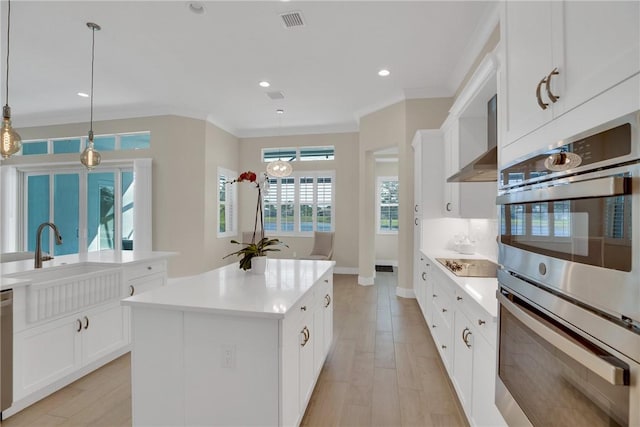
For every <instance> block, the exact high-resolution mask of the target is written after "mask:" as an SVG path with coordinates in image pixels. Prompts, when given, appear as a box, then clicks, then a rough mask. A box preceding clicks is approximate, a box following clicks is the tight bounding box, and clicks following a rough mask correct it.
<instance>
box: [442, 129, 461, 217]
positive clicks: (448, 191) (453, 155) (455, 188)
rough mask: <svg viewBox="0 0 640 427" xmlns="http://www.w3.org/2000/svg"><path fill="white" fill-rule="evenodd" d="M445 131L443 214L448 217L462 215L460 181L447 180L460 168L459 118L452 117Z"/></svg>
mask: <svg viewBox="0 0 640 427" xmlns="http://www.w3.org/2000/svg"><path fill="white" fill-rule="evenodd" d="M446 126H447V127H446V128H443V131H444V175H443V176H442V178H441V181H440V182H442V183H443V185H444V190H443V194H444V201H443V204H442V206H441V207H442V211H441V212H442V214H443V216H446V217H454V218H455V217H458V216H460V183H458V182H447V178H448V177H450V176H451V175H453V174H454V173H456V172H458V170H460V151H459V149H460V144H459V143H460V138H459V136H460V135H459V133H458V130H459V129H458V120H457V119H451V120H450V121H449V122H448V123H447V124H446Z"/></svg>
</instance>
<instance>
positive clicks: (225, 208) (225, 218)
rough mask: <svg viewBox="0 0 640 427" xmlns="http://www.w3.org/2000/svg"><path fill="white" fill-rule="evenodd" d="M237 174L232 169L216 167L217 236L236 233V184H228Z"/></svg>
mask: <svg viewBox="0 0 640 427" xmlns="http://www.w3.org/2000/svg"><path fill="white" fill-rule="evenodd" d="M237 176H238V174H237V173H236V172H234V171H231V170H228V169H224V168H218V237H229V236H235V235H236V234H238V227H237V223H238V219H237V218H238V198H237V193H236V191H237V185H230V184H229V183H230V182H233V180H234V179H236V178H237Z"/></svg>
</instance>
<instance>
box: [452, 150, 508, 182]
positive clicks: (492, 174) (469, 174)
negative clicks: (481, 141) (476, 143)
mask: <svg viewBox="0 0 640 427" xmlns="http://www.w3.org/2000/svg"><path fill="white" fill-rule="evenodd" d="M497 180H498V147H492V148H490V149H489V151H487V152H485V153H483V154H481V155H480V156H478V157H477V158H475V159H474V160H473V161H472V162H471V163H469V164H468V165H467V166H465V167H463V168H462V169H460V171H459V172H458V173H456V174H454V175H451V176H450V177H449V178H447V182H491V181H497Z"/></svg>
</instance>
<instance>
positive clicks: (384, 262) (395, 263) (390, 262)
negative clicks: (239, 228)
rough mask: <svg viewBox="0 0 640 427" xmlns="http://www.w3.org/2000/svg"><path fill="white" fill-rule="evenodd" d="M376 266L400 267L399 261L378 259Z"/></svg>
mask: <svg viewBox="0 0 640 427" xmlns="http://www.w3.org/2000/svg"><path fill="white" fill-rule="evenodd" d="M376 265H390V266H392V267H398V260H397V259H377V260H376Z"/></svg>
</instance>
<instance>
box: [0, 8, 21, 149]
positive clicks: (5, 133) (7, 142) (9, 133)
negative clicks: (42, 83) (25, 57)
mask: <svg viewBox="0 0 640 427" xmlns="http://www.w3.org/2000/svg"><path fill="white" fill-rule="evenodd" d="M7 9H8V10H7V80H6V81H5V84H6V86H5V91H4V93H5V101H6V102H5V104H4V107H2V130H1V131H0V134H1V135H2V145H1V146H0V154H1V155H2V158H3V159H6V158H9V157H10V156H11V155H12V154H15V153H17V152H18V151H20V147H21V146H22V138H20V135H18V132H16V131H15V130H13V127H12V126H11V107H9V35H10V34H11V31H10V30H11V0H9V1H8V2H7Z"/></svg>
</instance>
